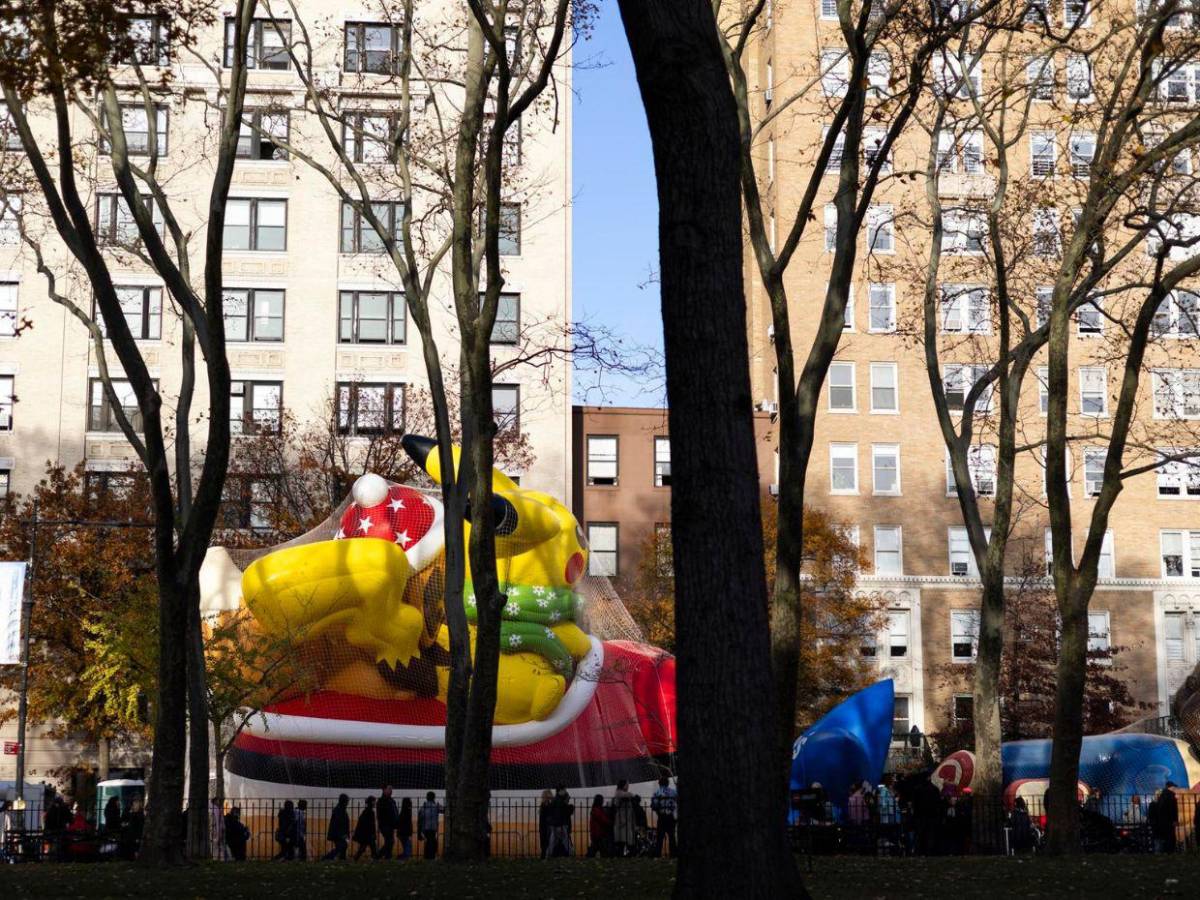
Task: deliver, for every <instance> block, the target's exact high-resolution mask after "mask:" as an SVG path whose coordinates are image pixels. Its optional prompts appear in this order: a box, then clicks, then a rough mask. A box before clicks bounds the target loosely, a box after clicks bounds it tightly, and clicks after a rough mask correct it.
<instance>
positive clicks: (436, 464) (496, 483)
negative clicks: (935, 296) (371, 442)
mask: <svg viewBox="0 0 1200 900" xmlns="http://www.w3.org/2000/svg"><path fill="white" fill-rule="evenodd" d="M400 444H401V445H402V446H403V447H404V450H405V452H406V453H407V454H408V455H409V456H411V457H412V460H413V462H415V463H416V464H417V465H418V466H420V467H421V468H422V469H424V470H425V472H426V474H427V475H429V477H430V478H432V479H433V480H434V481H436V482H437V483H438V484H441V483H442V460H441V456H440V455H439V454H438V453H437V441H435V440H434V439H433V438H427V437H423V436H422V435H419V434H406V435H405V436H404V437H402V438H401V439H400ZM450 454H451V458H452V459H453V460H454V471H455V472H457V471H458V461H459V458H460V457H461V456H462V450H461V448H459V447H457V446H454V447H451V448H450ZM492 490H494V491H515V490H519V487H518V485H517V483H516V482H515V481H513V480H512V479H511V478H509V477H508V476H507V475H505V474H504V473H503V472H501V471H500V470H499V469H492Z"/></svg>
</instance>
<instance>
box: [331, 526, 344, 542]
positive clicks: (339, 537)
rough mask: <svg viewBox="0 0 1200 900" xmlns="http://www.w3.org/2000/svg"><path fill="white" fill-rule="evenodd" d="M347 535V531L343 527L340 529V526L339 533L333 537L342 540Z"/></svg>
mask: <svg viewBox="0 0 1200 900" xmlns="http://www.w3.org/2000/svg"><path fill="white" fill-rule="evenodd" d="M345 536H346V532H344V531H342V529H340V528H339V529H338V530H337V533H336V534H335V535H334V536H333V539H334V540H335V541H340V540H341V539H342V538H344V537H345Z"/></svg>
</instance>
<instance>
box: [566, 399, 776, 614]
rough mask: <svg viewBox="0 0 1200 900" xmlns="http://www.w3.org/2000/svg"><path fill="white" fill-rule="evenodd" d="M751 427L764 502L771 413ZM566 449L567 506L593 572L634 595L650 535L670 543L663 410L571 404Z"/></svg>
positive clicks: (771, 457) (770, 473) (770, 467)
mask: <svg viewBox="0 0 1200 900" xmlns="http://www.w3.org/2000/svg"><path fill="white" fill-rule="evenodd" d="M754 429H755V446H756V448H757V450H758V471H759V483H760V485H761V486H762V490H763V495H764V499H765V498H766V497H768V496H769V493H768V492H769V489H770V485H771V484H772V482H774V480H775V476H774V472H775V468H774V467H775V454H774V446H775V445H774V443H773V441H772V435H771V420H770V416H769V415H768V414H766V413H757V414H756V415H755V417H754ZM571 447H572V454H573V456H574V459H573V460H572V463H571V471H572V472H573V473H574V477H573V483H572V488H571V509H572V511H573V512H574V513H575V518H576V519H577V520H578V521H579V524H580V526H581V527H582V528H583V530H584V534H585V535H586V536H587V541H588V551H589V556H588V567H589V569H590V573H591V574H592V575H602V576H605V577H607V578H609V579H612V581H613V583H614V584H615V585H616V587H617V590H618V592H620V593H624V592H626V591H630V590H636V589H637V577H638V572H639V570H640V569H641V568H642V567H643V563H644V561H645V559H646V554H647V553H648V552H650V551H652V550H653V548H654V542H653V541H652V538H653V537H654V536H655V535H656V534H657V535H659V537H660V538H662V539H663V540H664V541H666V542H667V544H664V545H663V546H668V545H669V540H670V529H671V442H670V428H669V427H668V423H667V410H665V409H662V408H658V407H635V406H576V407H574V408H573V410H572V415H571ZM713 487H714V490H717V489H719V486H718V485H714V486H713Z"/></svg>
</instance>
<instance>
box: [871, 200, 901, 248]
mask: <svg viewBox="0 0 1200 900" xmlns="http://www.w3.org/2000/svg"><path fill="white" fill-rule="evenodd" d="M893 227H894V221H893V215H892V207H891V205H883V204H876V205H872V206H870V207H868V208H867V251H868V252H871V253H893V252H895V249H896V241H895V234H894V232H893Z"/></svg>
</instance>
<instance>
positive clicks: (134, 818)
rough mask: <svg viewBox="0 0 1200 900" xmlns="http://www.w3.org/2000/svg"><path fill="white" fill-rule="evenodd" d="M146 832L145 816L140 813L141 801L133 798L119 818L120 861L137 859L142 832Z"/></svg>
mask: <svg viewBox="0 0 1200 900" xmlns="http://www.w3.org/2000/svg"><path fill="white" fill-rule="evenodd" d="M145 830H146V814H145V813H144V812H143V811H142V801H141V799H140V798H138V797H135V798H134V799H133V800H132V801H131V802H130V804H129V808H128V809H127V810H125V814H124V815H123V816H121V840H120V844H119V852H120V854H121V857H122V859H128V860H132V859H135V858H136V857H137V852H138V849H139V848H140V847H141V846H142V832H143V831H145Z"/></svg>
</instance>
